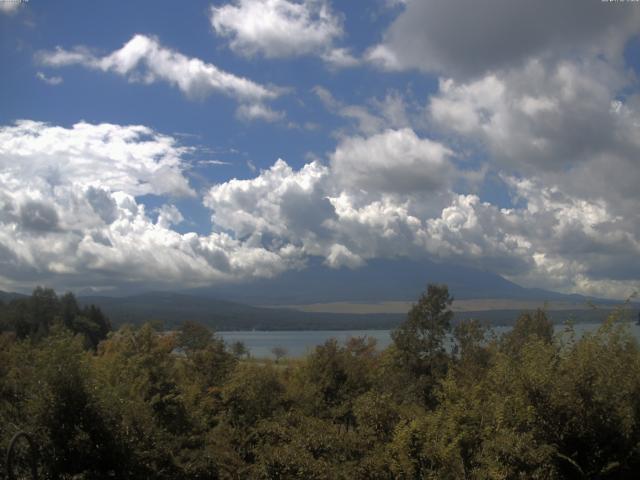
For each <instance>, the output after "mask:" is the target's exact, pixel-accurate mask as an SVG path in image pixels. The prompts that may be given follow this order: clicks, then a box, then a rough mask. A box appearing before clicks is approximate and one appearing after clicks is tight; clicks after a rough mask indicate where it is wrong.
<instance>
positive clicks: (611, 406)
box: [0, 285, 640, 479]
mask: <svg viewBox="0 0 640 480" xmlns="http://www.w3.org/2000/svg"><path fill="white" fill-rule="evenodd" d="M450 305H451V298H450V296H449V293H448V289H447V288H446V287H443V286H436V285H431V286H429V288H428V289H427V291H426V292H425V293H424V294H423V295H422V296H421V297H420V298H419V299H418V301H417V303H416V304H415V306H414V307H413V308H412V309H411V310H410V311H409V312H408V315H407V316H406V319H405V321H404V322H403V323H402V324H401V325H400V326H399V327H398V328H397V329H396V330H395V331H394V333H393V335H392V337H393V344H392V346H391V347H389V348H388V349H386V350H384V351H379V350H377V349H376V348H375V344H374V343H373V342H372V341H371V340H368V339H366V338H354V339H351V340H350V341H349V342H347V343H346V344H344V345H341V344H338V343H337V342H335V341H328V342H326V343H325V344H324V345H321V346H319V347H317V348H316V349H315V351H314V352H313V353H311V354H310V355H309V356H307V357H306V358H303V359H296V360H280V361H279V362H277V363H276V362H271V361H267V360H256V359H250V358H247V357H246V356H245V354H244V352H243V350H242V348H240V347H241V346H238V345H235V346H233V348H231V346H228V345H225V344H224V343H223V342H222V341H221V340H220V339H219V338H217V337H216V336H215V335H214V334H212V333H211V332H210V331H209V330H208V329H207V328H205V327H203V326H200V325H198V324H195V323H192V322H186V323H185V324H184V325H183V327H182V328H181V330H180V331H178V332H176V333H172V334H166V333H163V332H160V331H156V330H155V329H154V328H153V326H152V325H150V324H147V325H144V326H142V327H137V328H134V327H127V326H125V327H122V328H120V329H119V330H117V331H111V332H108V330H109V322H108V320H107V319H106V318H105V317H104V315H102V312H100V311H99V310H98V309H97V308H95V307H93V309H92V307H85V308H79V307H78V306H77V304H76V303H75V300H74V299H73V297H72V296H70V295H65V296H63V297H60V298H58V297H57V296H55V294H53V292H51V291H47V290H43V289H38V290H36V291H35V292H34V295H33V296H32V297H31V298H29V299H24V300H20V301H19V302H18V303H15V302H12V303H11V304H10V305H9V306H8V305H3V306H2V309H1V311H2V317H1V319H2V323H1V324H0V325H1V327H2V330H3V331H2V334H1V335H0V445H1V447H2V448H3V449H4V448H6V446H7V445H8V442H9V440H10V438H11V437H12V436H13V435H14V434H15V433H16V432H17V431H20V430H22V431H26V432H28V433H29V434H30V435H31V437H32V438H33V440H34V443H35V445H36V447H37V451H38V464H39V469H40V473H41V475H42V477H43V478H65V479H67V478H68V479H71V478H74V479H102V478H121V479H127V478H129V479H151V478H153V479H196V478H200V479H208V478H212V479H215V478H222V479H245V478H248V479H418V478H433V479H459V478H478V479H480V478H483V479H484V478H495V479H512V478H539V479H554V478H576V479H577V478H602V479H604V478H611V479H614V478H616V479H618V478H636V475H637V472H638V471H639V470H640V349H639V346H638V343H637V341H636V340H635V339H634V338H632V336H631V335H630V334H629V332H628V330H627V327H626V325H627V323H626V322H625V320H626V318H625V312H624V310H620V311H617V312H615V313H614V314H613V315H611V317H610V318H609V319H608V320H607V321H606V322H605V323H603V324H602V326H601V327H600V328H599V329H598V330H597V331H596V332H595V333H593V334H586V335H584V336H583V337H581V338H576V336H575V335H574V334H573V331H572V329H571V327H570V326H567V328H566V331H565V332H564V333H563V334H562V335H560V336H554V335H553V329H552V324H551V322H550V321H549V320H548V318H547V317H546V315H545V313H544V312H543V311H537V312H531V313H525V314H522V315H521V316H520V317H519V318H518V319H517V322H516V324H515V327H514V328H513V329H512V330H511V331H510V332H509V333H507V334H504V335H502V336H499V337H497V336H495V335H493V334H492V332H491V331H490V330H487V329H486V328H485V327H484V326H483V325H481V324H480V323H479V322H476V321H469V322H462V323H459V324H457V325H456V326H455V327H452V325H451V318H452V313H451V311H450ZM18 320H19V321H18ZM449 335H452V336H453V338H454V339H455V342H454V347H453V349H447V348H445V339H446V338H447V337H448V336H449ZM234 352H235V353H234ZM0 458H2V460H0V461H1V462H4V458H5V455H4V451H3V452H2V455H0ZM0 467H1V468H2V469H4V468H5V465H4V464H2V465H0Z"/></svg>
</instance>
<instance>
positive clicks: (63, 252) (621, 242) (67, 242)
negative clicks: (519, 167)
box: [0, 121, 640, 296]
mask: <svg viewBox="0 0 640 480" xmlns="http://www.w3.org/2000/svg"><path fill="white" fill-rule="evenodd" d="M188 152H189V149H188V148H187V147H183V146H181V145H179V144H178V143H177V142H176V141H175V140H174V139H173V138H171V137H167V136H163V135H161V134H158V133H156V132H154V131H153V130H150V129H148V128H146V127H139V126H119V125H110V124H102V125H91V124H85V123H82V124H77V125H74V126H72V127H69V128H64V127H57V126H51V125H47V124H43V123H40V122H27V121H23V122H19V123H18V124H16V125H12V126H5V127H2V128H0V166H1V167H2V168H1V169H0V172H2V173H0V265H1V266H2V270H1V273H0V281H3V282H11V283H12V284H13V285H21V284H24V285H29V284H32V283H33V282H34V281H36V280H37V281H49V279H53V278H55V279H56V283H57V284H58V285H64V286H65V287H67V288H73V287H77V286H79V285H83V286H86V285H92V286H97V287H100V286H112V285H120V286H122V285H126V284H127V283H129V282H135V283H138V284H144V285H147V286H149V287H152V286H156V285H174V284H175V283H177V282H180V283H181V284H183V285H204V284H211V283H216V282H228V281H234V280H238V279H242V278H247V277H256V276H265V277H269V276H273V275H277V274H279V273H280V272H282V271H285V270H287V269H292V268H301V267H302V266H303V265H304V263H305V259H306V258H307V257H308V256H310V255H313V256H320V257H322V258H324V261H325V264H326V265H327V266H329V267H332V268H339V267H348V268H358V267H359V266H361V265H363V264H364V263H366V261H367V260H369V259H372V258H379V257H388V258H392V257H396V256H399V255H400V256H410V257H420V256H424V255H428V256H430V257H432V258H439V259H441V260H444V261H455V262H459V263H464V264H470V265H475V266H477V267H479V268H485V269H489V270H491V271H495V272H498V273H501V274H503V275H505V276H507V277H509V278H510V279H513V280H516V281H518V282H520V283H522V284H525V285H530V286H539V285H541V284H544V285H545V286H546V287H550V288H556V289H559V290H564V291H580V292H583V293H589V294H598V295H612V294H615V295H618V296H619V295H626V294H627V293H630V291H629V289H630V287H631V286H633V285H634V282H636V283H637V279H638V278H640V270H639V269H638V266H637V265H635V264H633V262H629V261H628V259H629V258H636V257H637V256H638V255H639V254H640V242H639V241H638V238H639V237H640V235H639V234H640V222H638V221H637V220H634V218H632V217H629V216H624V215H622V212H621V211H620V210H619V206H617V205H613V204H611V203H610V201H609V200H608V199H606V198H596V197H595V196H593V197H584V196H583V197H580V196H577V195H575V194H571V193H568V192H566V191H564V190H563V189H562V188H560V187H559V186H557V185H555V186H554V185H552V184H551V183H550V182H549V181H548V180H545V179H541V178H539V177H535V176H531V177H526V178H525V177H521V176H515V175H513V176H508V175H506V174H505V175H503V181H504V183H505V186H506V188H507V189H508V190H509V191H510V192H511V193H512V195H513V196H514V198H515V200H514V205H517V207H513V208H509V209H505V208H499V207H497V206H495V205H492V204H491V203H488V202H484V201H482V200H481V199H480V198H479V197H478V196H477V195H472V194H460V193H456V182H455V181H454V179H455V178H457V176H459V175H460V172H459V171H458V169H457V168H456V166H455V165H454V164H453V163H452V159H451V157H452V153H451V151H450V150H449V149H448V148H447V147H445V146H443V145H441V144H439V143H437V142H435V141H433V140H429V139H425V138H421V137H419V136H418V135H417V134H416V133H415V132H414V131H412V130H410V129H398V130H386V131H383V132H380V133H375V134H372V135H370V136H354V137H345V138H343V139H342V140H340V142H339V144H338V145H337V147H336V149H335V151H334V152H333V153H332V154H331V155H330V156H329V162H328V164H326V165H325V164H323V163H321V162H320V161H317V160H316V161H312V162H310V163H308V164H306V165H304V166H303V167H301V168H299V169H294V168H292V167H291V166H290V165H288V164H287V163H286V162H285V161H283V160H278V161H276V162H275V163H274V164H273V166H271V167H270V168H268V169H265V170H261V171H260V172H258V173H257V174H256V175H255V177H253V178H250V179H246V180H238V179H232V180H229V181H227V182H223V183H220V184H217V185H215V186H213V187H211V188H210V189H209V191H208V192H207V193H206V195H205V196H204V198H203V203H204V205H205V206H206V207H207V208H209V209H210V210H211V215H212V225H213V231H212V232H211V233H210V234H208V235H202V234H196V233H178V232H176V231H175V230H174V229H173V227H174V226H175V225H177V224H180V223H182V222H183V221H184V214H183V212H181V211H180V210H178V208H177V207H176V206H175V205H174V204H172V203H170V202H166V203H164V204H163V205H162V206H161V207H160V208H159V209H157V210H155V211H154V212H152V213H154V214H155V215H151V214H150V213H148V212H147V209H146V206H145V205H144V203H143V202H142V201H141V200H140V198H139V197H140V195H147V194H153V195H157V196H161V197H162V198H164V197H165V196H167V195H170V196H178V195H192V194H193V191H192V189H191V188H190V186H189V184H188V181H187V178H186V177H185V175H184V170H185V166H184V161H183V159H182V157H183V156H184V155H186V154H187V153H188ZM163 176H164V177H165V178H164V179H162V177H163ZM636 205H637V204H636Z"/></svg>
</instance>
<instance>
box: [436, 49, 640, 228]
mask: <svg viewBox="0 0 640 480" xmlns="http://www.w3.org/2000/svg"><path fill="white" fill-rule="evenodd" d="M628 85H629V83H628V80H627V78H626V77H625V76H624V75H623V74H620V73H619V72H618V69H616V68H613V67H611V66H610V64H608V63H606V62H603V61H598V60H591V61H586V60H583V61H580V62H578V61H573V62H568V61H564V62H560V63H558V64H552V65H545V64H544V63H542V62H540V61H535V60H534V61H530V62H529V63H528V64H527V65H526V67H525V68H523V69H513V70H509V71H508V72H505V73H502V74H489V75H486V76H484V77H481V78H479V79H477V80H473V81H470V82H466V83H464V82H462V83H460V82H456V81H454V80H452V79H448V80H442V81H441V82H440V91H439V93H438V94H437V95H435V96H434V97H432V98H431V100H430V103H429V114H430V116H431V119H432V120H433V121H434V122H435V123H436V124H439V125H440V126H441V128H443V129H444V130H446V131H449V132H454V133H455V134H457V135H459V136H460V138H461V139H462V140H467V141H469V140H471V141H475V142H478V143H479V144H480V145H481V146H482V147H483V148H484V149H486V150H487V151H488V153H489V154H490V158H492V159H493V161H494V162H495V166H496V167H497V168H499V169H501V170H503V171H505V172H511V174H514V175H524V176H527V177H535V178H538V179H539V180H540V181H541V182H542V184H543V185H546V186H549V187H551V186H556V187H557V188H559V189H561V190H562V191H563V192H565V193H567V194H569V195H572V196H573V197H575V198H582V199H586V200H588V201H598V200H599V199H602V200H605V201H606V202H607V204H608V205H609V209H611V211H612V213H614V214H620V215H623V216H628V215H633V213H632V212H633V211H634V209H635V206H634V205H637V204H638V202H640V194H639V193H638V189H637V185H638V184H639V183H640V168H638V166H639V165H638V159H639V158H640V141H639V140H638V138H639V136H638V129H639V127H638V125H640V110H639V109H638V105H637V104H636V102H635V101H634V97H633V96H632V97H630V98H629V97H628V98H624V97H622V98H624V99H622V100H621V99H619V98H618V97H619V95H618V92H619V91H621V90H623V88H625V87H627V86H628Z"/></svg>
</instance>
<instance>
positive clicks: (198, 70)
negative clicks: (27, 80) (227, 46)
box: [36, 35, 281, 119]
mask: <svg viewBox="0 0 640 480" xmlns="http://www.w3.org/2000/svg"><path fill="white" fill-rule="evenodd" d="M36 58H37V60H38V61H39V62H40V63H41V64H43V65H46V66H49V67H63V66H67V65H75V64H77V65H83V66H85V67H87V68H91V69H95V70H101V71H104V72H114V73H117V74H119V75H122V76H125V77H127V79H128V80H129V81H131V82H142V83H154V82H156V81H159V80H162V81H165V82H167V83H169V84H170V85H173V86H176V87H178V88H179V89H180V90H181V91H182V92H183V93H184V94H185V95H187V97H189V98H192V99H196V98H204V97H207V96H208V95H210V94H211V93H222V94H224V95H227V96H230V97H233V98H235V99H236V100H238V101H239V102H241V107H240V108H241V109H242V110H241V113H240V114H241V115H242V112H244V111H245V110H247V109H249V110H253V111H257V110H260V111H261V112H263V114H262V115H253V117H251V116H250V115H248V116H247V118H263V119H264V118H267V119H270V118H268V115H267V114H266V113H264V112H268V111H269V110H268V107H265V106H264V102H266V101H269V100H272V99H274V98H276V97H278V96H279V95H280V94H281V89H278V88H276V87H272V86H264V85H261V84H258V83H256V82H254V81H252V80H249V79H247V78H244V77H239V76H236V75H233V74H231V73H228V72H225V71H224V70H221V69H219V68H218V67H216V66H215V65H213V64H211V63H205V62H204V61H202V60H200V59H199V58H190V57H187V56H186V55H183V54H181V53H179V52H176V51H175V50H171V49H169V48H166V47H164V46H162V45H161V44H160V42H159V41H158V39H157V38H155V37H149V36H146V35H134V36H133V37H132V38H131V40H129V41H128V42H127V43H125V44H124V46H123V47H122V48H120V49H119V50H115V51H114V52H112V53H111V54H109V55H106V56H103V57H98V56H95V55H94V54H92V53H91V52H89V51H88V50H87V49H86V48H83V47H78V48H75V49H74V50H71V51H69V50H64V49H62V48H60V47H58V48H56V49H55V50H53V51H43V52H39V53H38V54H37V55H36Z"/></svg>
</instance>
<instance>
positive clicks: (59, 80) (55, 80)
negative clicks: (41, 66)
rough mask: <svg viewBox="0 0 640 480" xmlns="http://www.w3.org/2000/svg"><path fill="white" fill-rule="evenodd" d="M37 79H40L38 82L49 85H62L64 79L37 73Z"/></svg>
mask: <svg viewBox="0 0 640 480" xmlns="http://www.w3.org/2000/svg"><path fill="white" fill-rule="evenodd" d="M36 78H38V80H42V81H43V82H44V83H47V84H49V85H60V84H61V83H62V77H56V76H53V77H47V76H46V75H45V74H44V73H42V72H37V73H36Z"/></svg>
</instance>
